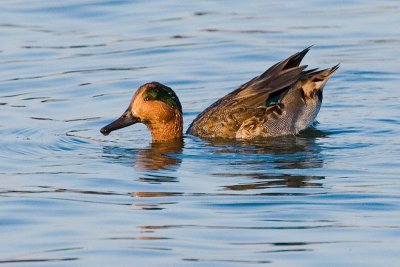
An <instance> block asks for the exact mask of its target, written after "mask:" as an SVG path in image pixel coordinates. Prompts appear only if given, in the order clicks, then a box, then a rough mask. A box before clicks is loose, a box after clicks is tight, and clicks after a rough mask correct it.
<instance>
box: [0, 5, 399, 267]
mask: <svg viewBox="0 0 400 267" xmlns="http://www.w3.org/2000/svg"><path fill="white" fill-rule="evenodd" d="M399 14H400V3H399V2H398V1H389V0H386V1H330V2H329V3H328V2H326V1H325V2H323V1H312V0H309V1H301V2H293V3H291V2H288V1H286V2H282V1H252V2H247V1H229V2H223V1H218V2H217V1H215V2H214V1H184V2H181V1H168V2H167V1H100V0H98V1H94V0H93V1H78V0H74V1H49V0H44V1H20V0H5V1H2V2H1V9H0V36H1V44H0V73H1V76H0V136H1V139H0V152H1V153H0V233H1V235H0V263H4V264H7V263H8V264H9V265H15V266H67V265H69V266H110V265H114V266H128V265H131V266H247V265H249V266H264V265H266V266H308V267H309V266H362V267H365V266H385V267H386V266H400V256H399V255H400V213H399V210H400V195H399V192H400V180H399V178H400V177H399V175H400V137H399V136H400V115H399V110H400V90H399V88H398V85H399V83H400V56H399V55H400V27H399V25H400V16H399ZM312 44H314V45H315V46H314V47H313V48H312V50H311V51H310V52H309V54H308V55H307V57H306V58H305V59H304V63H305V64H308V65H309V66H310V67H321V68H326V67H330V66H333V65H335V64H337V63H341V67H340V69H339V70H338V71H337V73H335V75H334V76H333V77H332V78H331V80H330V81H329V83H328V84H327V86H326V88H325V92H324V103H323V107H322V109H321V112H320V114H319V116H318V121H319V124H317V125H316V126H315V129H311V130H308V131H306V132H304V133H302V134H301V135H299V136H296V137H282V138H276V139H273V140H270V141H269V142H258V143H254V142H253V143H243V142H212V141H204V140H201V139H199V138H196V137H192V136H185V138H184V144H183V145H182V144H175V145H157V144H151V139H150V134H149V133H148V132H147V129H146V128H145V127H144V126H143V125H135V126H134V127H129V128H126V129H123V130H120V131H117V132H113V133H112V134H111V135H109V136H107V137H103V136H102V135H101V134H100V133H99V129H100V128H101V127H102V126H104V125H105V124H107V123H109V122H110V121H111V120H113V119H115V118H116V117H118V116H119V115H120V114H121V113H122V112H123V111H124V110H125V109H126V107H127V106H128V103H129V101H130V98H131V96H132V94H133V92H134V91H135V90H136V88H138V87H139V86H140V85H141V84H143V83H146V82H149V81H159V82H162V83H164V84H166V85H168V86H170V87H172V88H174V90H175V91H176V93H177V94H178V96H179V98H180V99H181V102H182V105H183V110H184V124H185V126H184V127H185V129H186V128H187V127H188V125H189V123H190V122H191V121H192V120H193V119H194V117H195V116H196V115H197V114H198V113H199V112H201V111H202V110H203V109H204V108H206V107H207V106H208V105H210V104H211V103H212V102H214V101H215V100H216V99H218V98H220V97H222V96H223V95H225V94H226V93H228V92H230V91H232V90H233V89H235V88H236V87H237V86H239V85H241V84H242V83H244V82H246V81H248V80H249V79H251V78H252V77H254V76H256V75H258V74H260V73H261V72H263V71H264V70H265V69H266V68H267V67H269V66H271V65H272V64H274V63H275V62H277V61H279V60H282V59H284V58H286V57H287V56H289V55H291V54H293V53H295V52H297V51H299V50H301V49H303V48H305V47H307V46H309V45H312Z"/></svg>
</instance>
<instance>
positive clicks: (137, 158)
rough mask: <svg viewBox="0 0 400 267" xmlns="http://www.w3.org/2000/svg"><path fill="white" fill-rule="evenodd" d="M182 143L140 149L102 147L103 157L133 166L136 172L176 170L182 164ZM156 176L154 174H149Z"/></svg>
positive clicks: (151, 145) (158, 144)
mask: <svg viewBox="0 0 400 267" xmlns="http://www.w3.org/2000/svg"><path fill="white" fill-rule="evenodd" d="M183 145H184V143H183V141H182V140H178V141H175V142H166V143H151V144H150V145H149V147H146V148H141V149H132V148H122V147H117V146H105V147H103V156H104V157H105V158H107V159H108V160H111V161H113V162H115V161H116V162H118V163H122V164H125V165H129V166H134V167H135V168H136V169H137V170H142V171H143V170H148V171H155V170H176V169H177V168H179V165H180V164H181V162H182V159H181V157H180V154H181V153H182V149H183ZM149 175H154V176H157V174H156V173H153V174H150V173H149Z"/></svg>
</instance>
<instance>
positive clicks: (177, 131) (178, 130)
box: [147, 113, 183, 142]
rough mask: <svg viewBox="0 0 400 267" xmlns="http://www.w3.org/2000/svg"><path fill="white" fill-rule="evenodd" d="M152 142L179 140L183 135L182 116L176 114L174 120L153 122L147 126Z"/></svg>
mask: <svg viewBox="0 0 400 267" xmlns="http://www.w3.org/2000/svg"><path fill="white" fill-rule="evenodd" d="M147 127H148V128H149V130H150V132H151V137H152V139H153V142H160V141H168V140H173V139H180V138H182V135H183V133H182V132H183V121H182V114H179V113H177V114H176V116H175V119H174V120H169V121H167V122H155V123H151V124H149V125H147Z"/></svg>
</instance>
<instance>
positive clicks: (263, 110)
mask: <svg viewBox="0 0 400 267" xmlns="http://www.w3.org/2000/svg"><path fill="white" fill-rule="evenodd" d="M309 50H310V47H308V48H306V49H304V50H303V51H301V52H298V53H296V54H294V55H292V56H290V57H289V58H287V59H285V60H283V61H281V62H278V63H276V64H275V65H273V66H272V67H270V68H269V69H268V70H266V71H265V72H264V73H262V74H261V75H259V76H257V77H255V78H253V79H252V80H250V81H249V82H247V83H245V84H243V85H242V86H240V87H239V88H237V89H236V90H234V91H233V92H231V93H229V94H227V95H226V96H224V97H222V98H221V99H219V100H218V101H216V102H215V103H214V104H212V105H211V106H209V107H208V108H207V109H205V110H204V111H203V112H202V113H200V114H199V115H198V116H197V117H196V119H195V120H194V121H193V122H192V123H191V124H190V126H189V129H188V130H187V133H188V134H191V135H195V136H199V137H202V138H225V139H254V138H265V137H271V136H280V135H291V134H297V133H299V132H300V131H302V130H304V129H306V128H307V127H309V126H310V125H311V124H312V122H313V121H314V120H315V118H316V116H317V114H318V112H319V109H320V108H321V103H322V92H323V88H324V86H325V84H326V82H327V81H328V80H329V78H330V76H331V75H332V74H333V73H334V72H335V71H336V70H337V69H338V67H339V65H336V66H334V67H332V68H328V69H324V70H318V69H311V70H305V69H306V67H307V66H305V65H302V66H300V63H301V60H302V59H303V57H304V56H305V55H306V54H307V52H308V51H309ZM138 122H141V123H144V124H145V125H146V126H147V127H148V129H149V130H150V132H151V135H152V139H153V141H155V142H156V141H166V140H171V139H177V138H178V139H179V138H182V129H183V123H182V105H181V103H180V101H179V99H178V97H177V95H176V94H175V92H174V91H173V90H172V89H171V88H169V87H167V86H165V85H163V84H160V83H158V82H151V83H146V84H144V85H142V86H140V88H139V89H138V90H137V91H136V93H135V95H134V96H133V98H132V100H131V103H130V105H129V107H128V109H127V110H126V111H125V112H124V113H123V114H122V116H121V117H120V118H118V119H117V120H115V121H114V122H112V123H110V124H109V125H107V126H105V127H104V128H102V129H101V130H100V131H101V133H102V134H104V135H107V134H109V133H110V132H112V131H114V130H117V129H120V128H123V127H126V126H129V125H132V124H134V123H138Z"/></svg>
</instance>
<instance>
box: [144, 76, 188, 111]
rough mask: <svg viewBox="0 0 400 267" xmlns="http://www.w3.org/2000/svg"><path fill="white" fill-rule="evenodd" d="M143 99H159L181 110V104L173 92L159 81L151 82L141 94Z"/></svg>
mask: <svg viewBox="0 0 400 267" xmlns="http://www.w3.org/2000/svg"><path fill="white" fill-rule="evenodd" d="M142 97H143V100H144V101H161V102H164V103H165V104H167V105H168V106H170V107H176V108H178V109H179V110H180V111H181V112H182V105H181V102H179V99H178V96H177V95H176V94H175V92H174V91H173V90H172V89H171V88H169V87H167V86H165V85H162V84H160V83H156V82H153V83H152V84H151V85H150V86H149V87H148V88H147V90H146V91H145V92H144V93H143V95H142Z"/></svg>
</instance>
